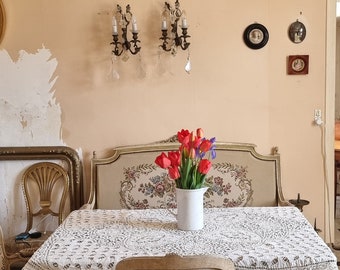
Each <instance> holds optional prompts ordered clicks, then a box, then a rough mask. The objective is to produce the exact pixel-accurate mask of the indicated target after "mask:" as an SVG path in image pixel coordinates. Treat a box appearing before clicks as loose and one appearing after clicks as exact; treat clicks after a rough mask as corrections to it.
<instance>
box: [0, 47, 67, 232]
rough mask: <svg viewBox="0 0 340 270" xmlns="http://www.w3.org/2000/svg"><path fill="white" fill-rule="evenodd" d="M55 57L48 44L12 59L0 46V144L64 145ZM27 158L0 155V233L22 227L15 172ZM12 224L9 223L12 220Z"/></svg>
mask: <svg viewBox="0 0 340 270" xmlns="http://www.w3.org/2000/svg"><path fill="white" fill-rule="evenodd" d="M56 67H57V60H56V59H54V58H51V53H50V51H49V50H48V49H45V48H42V49H39V50H38V51H37V52H36V53H34V54H29V53H26V52H25V51H20V53H19V58H18V60H17V61H13V60H12V59H11V57H10V56H9V54H8V53H7V51H6V50H0V145H1V146H47V145H64V143H63V141H62V139H61V109H60V105H59V104H58V103H57V101H56V99H55V97H54V92H55V90H54V89H53V86H54V84H55V82H56V80H57V77H54V76H53V74H54V72H55V69H56ZM31 163H32V162H31V161H0V186H1V187H2V188H1V189H0V199H1V207H0V223H1V226H2V227H3V230H4V234H5V235H14V234H17V233H19V232H21V231H23V230H24V229H25V226H26V210H25V203H24V201H23V196H22V191H21V186H20V178H21V175H22V173H23V170H24V168H25V167H27V166H28V165H29V164H31ZM14 224H15V225H14Z"/></svg>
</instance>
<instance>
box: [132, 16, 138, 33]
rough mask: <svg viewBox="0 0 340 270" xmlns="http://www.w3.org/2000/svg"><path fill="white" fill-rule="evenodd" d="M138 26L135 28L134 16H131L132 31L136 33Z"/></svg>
mask: <svg viewBox="0 0 340 270" xmlns="http://www.w3.org/2000/svg"><path fill="white" fill-rule="evenodd" d="M137 32H138V28H137V21H136V19H135V18H132V33H137Z"/></svg>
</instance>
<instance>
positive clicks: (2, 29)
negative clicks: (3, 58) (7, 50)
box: [0, 0, 5, 42]
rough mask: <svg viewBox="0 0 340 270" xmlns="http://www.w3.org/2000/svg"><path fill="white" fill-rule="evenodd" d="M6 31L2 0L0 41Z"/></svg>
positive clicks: (0, 6) (0, 7)
mask: <svg viewBox="0 0 340 270" xmlns="http://www.w3.org/2000/svg"><path fill="white" fill-rule="evenodd" d="M4 31H5V9H4V5H3V3H2V1H1V0H0V42H1V40H2V37H3V35H4Z"/></svg>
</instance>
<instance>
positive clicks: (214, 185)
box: [120, 163, 253, 209]
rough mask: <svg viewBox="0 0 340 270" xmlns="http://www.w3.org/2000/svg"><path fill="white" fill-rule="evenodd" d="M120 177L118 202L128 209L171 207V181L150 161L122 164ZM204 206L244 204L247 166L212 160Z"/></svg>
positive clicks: (247, 201) (247, 196)
mask: <svg viewBox="0 0 340 270" xmlns="http://www.w3.org/2000/svg"><path fill="white" fill-rule="evenodd" d="M123 173H124V180H123V181H121V190H120V197H121V206H122V207H123V208H128V209H146V208H175V207H176V200H174V198H173V197H174V194H175V186H174V182H173V181H172V180H170V179H169V178H168V175H167V173H166V172H165V171H164V170H163V169H160V168H159V167H158V166H156V165H153V164H140V165H137V166H132V167H126V168H124V170H123ZM206 184H207V186H209V189H208V191H207V192H206V193H205V195H204V206H205V207H234V206H247V205H249V204H250V203H251V201H252V195H253V189H252V180H251V179H248V178H247V168H245V167H243V166H239V165H234V164H231V163H215V164H213V166H212V169H211V171H210V173H209V176H208V177H207V179H206Z"/></svg>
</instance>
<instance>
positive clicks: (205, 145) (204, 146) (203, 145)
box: [200, 140, 212, 153]
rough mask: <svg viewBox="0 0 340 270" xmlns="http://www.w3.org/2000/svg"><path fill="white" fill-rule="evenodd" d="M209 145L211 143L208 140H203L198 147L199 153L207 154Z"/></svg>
mask: <svg viewBox="0 0 340 270" xmlns="http://www.w3.org/2000/svg"><path fill="white" fill-rule="evenodd" d="M211 145H212V143H211V142H210V141H209V140H204V141H203V142H202V143H201V146H200V151H201V152H204V153H206V152H208V151H209V150H210V148H211Z"/></svg>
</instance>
